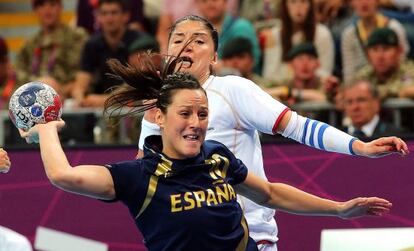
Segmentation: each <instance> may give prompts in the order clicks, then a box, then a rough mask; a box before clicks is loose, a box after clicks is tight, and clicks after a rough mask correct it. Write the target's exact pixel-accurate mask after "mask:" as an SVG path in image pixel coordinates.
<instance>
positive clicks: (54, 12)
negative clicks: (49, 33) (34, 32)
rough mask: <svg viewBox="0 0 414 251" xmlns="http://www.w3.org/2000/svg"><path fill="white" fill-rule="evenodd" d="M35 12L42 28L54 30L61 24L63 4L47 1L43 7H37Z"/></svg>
mask: <svg viewBox="0 0 414 251" xmlns="http://www.w3.org/2000/svg"><path fill="white" fill-rule="evenodd" d="M35 12H36V14H37V17H38V18H39V22H40V25H41V26H42V27H46V28H52V27H55V26H57V25H58V24H59V23H60V15H61V13H62V4H61V3H59V2H48V1H46V2H45V3H43V4H42V5H39V6H37V7H36V8H35Z"/></svg>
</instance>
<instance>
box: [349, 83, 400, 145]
mask: <svg viewBox="0 0 414 251" xmlns="http://www.w3.org/2000/svg"><path fill="white" fill-rule="evenodd" d="M343 96H344V112H345V115H346V117H348V118H349V119H350V125H349V126H347V127H345V128H344V131H345V132H347V133H349V134H351V135H353V136H355V137H357V138H359V139H360V140H363V141H369V139H372V138H378V137H384V136H389V135H401V134H402V133H404V130H403V129H400V128H396V127H394V126H393V125H391V124H388V123H386V122H384V121H382V120H381V119H380V109H381V104H380V98H379V95H378V91H377V89H376V88H375V86H373V85H372V84H371V83H370V82H369V81H367V80H357V81H355V82H354V83H352V84H350V85H347V86H345V87H344V90H343Z"/></svg>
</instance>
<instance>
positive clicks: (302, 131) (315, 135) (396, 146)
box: [276, 111, 409, 157]
mask: <svg viewBox="0 0 414 251" xmlns="http://www.w3.org/2000/svg"><path fill="white" fill-rule="evenodd" d="M276 131H277V132H278V133H280V134H282V135H283V136H285V137H288V138H291V139H293V140H295V141H297V142H299V143H302V144H305V145H308V146H312V147H315V148H317V149H320V150H325V151H329V152H337V153H344V154H352V155H361V156H366V157H381V156H384V155H388V154H391V153H399V154H401V155H406V154H408V153H409V150H408V147H407V144H406V143H405V142H404V141H403V140H402V139H400V138H397V137H382V138H379V139H376V140H373V141H371V142H368V143H365V142H362V141H360V140H358V139H357V138H355V137H353V136H351V135H349V134H347V133H344V132H342V131H340V130H338V129H336V128H335V127H333V126H330V125H328V124H325V123H323V122H320V121H317V120H313V119H309V118H305V117H302V116H300V115H298V114H297V113H296V112H292V111H288V112H286V113H285V114H284V115H283V117H282V119H281V121H280V123H279V124H278V126H277V128H276Z"/></svg>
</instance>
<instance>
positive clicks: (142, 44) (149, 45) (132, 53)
mask: <svg viewBox="0 0 414 251" xmlns="http://www.w3.org/2000/svg"><path fill="white" fill-rule="evenodd" d="M145 51H151V52H159V51H160V45H159V44H158V42H157V40H155V39H154V38H153V37H151V36H145V37H142V38H138V39H137V40H135V41H134V42H132V43H131V45H130V46H129V47H128V63H129V64H130V65H139V64H138V63H139V62H137V60H138V59H139V58H138V57H137V56H136V55H137V54H138V53H140V52H145Z"/></svg>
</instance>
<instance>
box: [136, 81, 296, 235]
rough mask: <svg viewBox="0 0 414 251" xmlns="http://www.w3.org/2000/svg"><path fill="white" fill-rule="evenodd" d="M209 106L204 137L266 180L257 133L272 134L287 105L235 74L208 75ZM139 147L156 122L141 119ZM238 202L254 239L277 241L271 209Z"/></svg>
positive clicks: (153, 129)
mask: <svg viewBox="0 0 414 251" xmlns="http://www.w3.org/2000/svg"><path fill="white" fill-rule="evenodd" d="M203 88H204V89H205V90H206V92H207V98H208V105H209V125H208V129H207V136H206V139H212V140H216V141H219V142H221V143H223V144H224V145H226V146H227V147H228V148H229V149H230V150H231V151H232V152H233V153H234V155H235V156H236V157H237V158H239V159H240V160H242V161H243V163H244V164H245V165H246V166H247V168H248V169H249V171H250V172H253V173H254V174H256V175H257V176H259V177H261V178H263V179H265V180H267V178H266V175H265V172H264V168H263V156H262V148H261V144H260V139H259V133H258V131H260V132H263V133H268V134H274V133H275V129H276V126H277V124H278V122H279V121H280V119H281V118H282V116H283V114H284V113H285V112H286V111H288V108H287V107H286V106H285V105H283V104H282V103H280V102H279V101H277V100H275V99H273V98H272V97H271V96H270V95H269V94H267V93H266V92H264V91H263V90H262V89H261V88H260V87H258V86H257V85H256V84H255V83H253V82H252V81H250V80H248V79H245V78H241V77H237V76H225V77H217V76H210V77H209V79H208V80H207V81H206V82H205V83H204V84H203ZM142 127H145V128H143V130H142V131H141V136H140V145H139V146H140V149H142V146H143V141H144V139H145V137H146V136H149V135H151V134H160V132H159V128H158V126H157V125H155V124H152V123H149V122H147V121H145V120H143V124H142ZM239 202H240V204H241V206H242V208H243V210H244V214H245V217H246V220H247V223H248V225H249V230H250V236H251V237H252V238H253V239H254V240H255V241H260V240H268V241H272V242H276V241H277V239H278V238H277V226H276V222H275V220H274V218H273V217H274V213H275V211H274V210H272V209H268V208H265V207H262V206H259V205H257V204H256V203H254V202H252V201H250V200H248V199H246V198H244V197H242V196H239Z"/></svg>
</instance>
